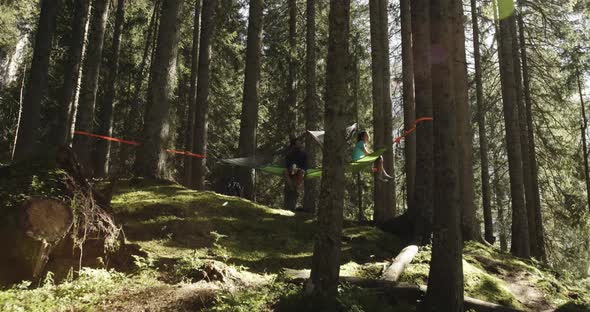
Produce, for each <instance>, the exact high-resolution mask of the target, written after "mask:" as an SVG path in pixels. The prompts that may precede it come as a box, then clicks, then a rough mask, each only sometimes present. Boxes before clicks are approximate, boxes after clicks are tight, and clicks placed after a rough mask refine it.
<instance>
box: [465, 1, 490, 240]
mask: <svg viewBox="0 0 590 312" xmlns="http://www.w3.org/2000/svg"><path fill="white" fill-rule="evenodd" d="M478 13H479V12H478V8H477V3H476V0H471V21H472V23H473V59H474V62H475V97H476V106H477V125H478V129H479V157H480V162H481V201H482V204H483V219H484V238H485V240H486V241H487V242H488V243H490V244H493V243H494V241H495V237H494V222H493V218H492V204H491V198H490V171H489V170H490V169H489V161H488V138H487V133H486V109H485V107H484V98H483V81H482V78H481V76H482V68H481V53H480V49H479V21H478V19H479V14H478Z"/></svg>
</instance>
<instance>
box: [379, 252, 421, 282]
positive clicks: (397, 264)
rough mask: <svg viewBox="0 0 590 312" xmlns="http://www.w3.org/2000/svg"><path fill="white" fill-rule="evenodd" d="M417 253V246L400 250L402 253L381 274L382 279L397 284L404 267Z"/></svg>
mask: <svg viewBox="0 0 590 312" xmlns="http://www.w3.org/2000/svg"><path fill="white" fill-rule="evenodd" d="M417 253H418V246H416V245H410V246H407V247H406V248H404V249H402V251H401V252H400V253H399V254H398V255H397V257H395V259H393V261H392V262H391V265H390V266H389V267H388V268H387V269H385V271H384V272H383V276H382V277H381V278H382V279H384V280H386V281H390V282H397V281H398V280H399V277H400V276H401V275H402V273H403V272H404V270H405V269H406V266H408V264H410V263H411V262H412V260H414V257H415V256H416V254H417Z"/></svg>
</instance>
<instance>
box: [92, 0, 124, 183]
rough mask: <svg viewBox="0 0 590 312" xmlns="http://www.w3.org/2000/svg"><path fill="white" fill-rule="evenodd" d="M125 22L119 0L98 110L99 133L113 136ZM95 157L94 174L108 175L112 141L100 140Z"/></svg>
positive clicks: (122, 1) (122, 0) (121, 4)
mask: <svg viewBox="0 0 590 312" xmlns="http://www.w3.org/2000/svg"><path fill="white" fill-rule="evenodd" d="M124 22H125V0H118V1H117V13H116V17H115V29H114V32H113V43H112V46H111V55H110V56H109V58H108V61H107V68H106V69H107V74H106V77H107V78H106V83H107V85H106V90H105V95H104V99H103V104H102V106H101V107H100V108H99V110H98V133H99V134H101V135H106V136H112V134H113V110H114V108H115V103H116V102H115V98H116V95H117V91H116V82H117V80H118V77H119V54H120V53H119V52H120V50H121V34H122V31H123V23H124ZM94 157H95V160H94V164H95V166H94V175H95V176H98V177H104V176H106V175H108V174H109V164H110V157H111V142H110V141H106V140H100V141H98V142H96V151H95V153H94Z"/></svg>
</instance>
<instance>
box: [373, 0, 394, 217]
mask: <svg viewBox="0 0 590 312" xmlns="http://www.w3.org/2000/svg"><path fill="white" fill-rule="evenodd" d="M369 10H370V24H371V71H372V93H373V131H374V141H373V142H374V143H373V145H374V147H375V149H379V148H382V147H385V148H388V149H387V151H386V152H385V153H384V154H383V168H384V169H385V171H387V172H388V173H389V174H390V175H393V176H395V175H394V172H393V170H394V168H393V150H392V149H391V148H392V146H393V124H392V123H393V120H392V106H391V96H390V81H389V79H390V74H389V32H388V18H387V14H388V8H387V0H371V1H369ZM374 181H375V189H374V193H373V198H374V200H373V201H374V207H375V208H374V214H373V220H375V222H377V223H383V222H386V221H388V220H390V219H392V218H393V217H394V216H395V214H396V211H395V206H396V205H395V191H394V190H395V183H394V181H391V182H389V183H387V182H383V181H381V180H380V179H378V178H377V176H375V178H374Z"/></svg>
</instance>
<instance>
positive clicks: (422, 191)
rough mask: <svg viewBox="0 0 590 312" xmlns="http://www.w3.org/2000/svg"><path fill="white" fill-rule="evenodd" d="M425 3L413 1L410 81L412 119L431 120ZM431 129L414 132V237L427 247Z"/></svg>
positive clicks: (422, 125)
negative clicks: (413, 100)
mask: <svg viewBox="0 0 590 312" xmlns="http://www.w3.org/2000/svg"><path fill="white" fill-rule="evenodd" d="M429 12H430V11H429V1H428V0H413V1H412V2H411V13H412V40H413V57H414V82H415V87H414V89H415V90H414V91H415V96H416V117H417V118H421V117H432V77H431V72H430V68H431V61H430V59H431V58H430V13H429ZM433 144H434V130H433V125H432V122H421V123H420V124H419V125H418V129H417V131H416V146H420V148H419V149H416V187H415V189H414V194H415V195H414V196H415V198H414V204H415V207H416V209H415V211H414V212H413V213H411V214H410V215H411V217H412V219H413V222H414V238H415V240H416V241H417V243H419V244H428V242H430V235H431V233H432V213H433V202H434V197H433V196H434V194H433V187H434V173H433V172H434V160H433V146H434V145H433Z"/></svg>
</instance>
